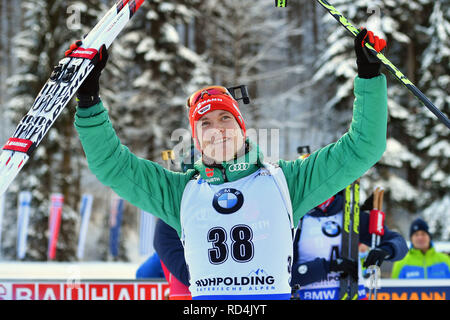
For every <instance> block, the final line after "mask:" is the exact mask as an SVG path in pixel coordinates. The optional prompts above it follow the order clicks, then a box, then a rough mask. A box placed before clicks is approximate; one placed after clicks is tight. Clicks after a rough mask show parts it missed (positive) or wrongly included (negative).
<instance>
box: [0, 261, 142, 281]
mask: <svg viewBox="0 0 450 320" xmlns="http://www.w3.org/2000/svg"><path fill="white" fill-rule="evenodd" d="M139 265H140V264H138V263H136V264H135V263H120V262H109V263H101V262H82V263H66V262H3V263H0V279H3V280H5V279H16V280H17V279H27V280H37V279H46V280H53V279H58V280H61V279H79V280H88V279H89V280H93V279H95V280H103V279H109V280H114V279H116V280H119V279H120V280H131V279H135V278H136V276H135V275H136V270H137V269H138V268H139Z"/></svg>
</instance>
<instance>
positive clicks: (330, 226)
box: [322, 221, 341, 238]
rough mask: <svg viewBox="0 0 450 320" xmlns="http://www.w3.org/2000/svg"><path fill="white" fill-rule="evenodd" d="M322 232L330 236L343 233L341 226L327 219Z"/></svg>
mask: <svg viewBox="0 0 450 320" xmlns="http://www.w3.org/2000/svg"><path fill="white" fill-rule="evenodd" d="M322 232H323V233H324V234H325V235H326V236H328V237H332V238H334V237H337V236H338V235H340V234H341V227H340V226H339V225H338V224H337V223H336V222H334V221H327V222H325V223H324V224H323V225H322Z"/></svg>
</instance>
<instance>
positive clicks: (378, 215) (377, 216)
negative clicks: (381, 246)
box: [369, 209, 385, 236]
mask: <svg viewBox="0 0 450 320" xmlns="http://www.w3.org/2000/svg"><path fill="white" fill-rule="evenodd" d="M384 219H385V214H384V212H383V211H381V210H375V209H374V210H370V216H369V233H371V234H375V235H377V236H382V235H384Z"/></svg>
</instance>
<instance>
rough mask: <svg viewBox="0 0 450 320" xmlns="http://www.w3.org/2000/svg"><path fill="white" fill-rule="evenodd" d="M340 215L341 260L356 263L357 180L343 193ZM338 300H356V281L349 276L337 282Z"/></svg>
mask: <svg viewBox="0 0 450 320" xmlns="http://www.w3.org/2000/svg"><path fill="white" fill-rule="evenodd" d="M343 209H344V210H343V214H342V240H341V241H342V242H341V255H340V256H341V258H346V259H349V260H352V261H356V262H357V261H358V244H359V179H358V180H356V181H355V182H353V183H352V184H351V185H349V186H347V187H346V188H345V191H344V208H343ZM339 299H340V300H357V299H358V280H356V281H355V280H354V279H353V278H352V277H351V276H350V275H349V274H347V275H345V276H342V277H341V279H340V280H339Z"/></svg>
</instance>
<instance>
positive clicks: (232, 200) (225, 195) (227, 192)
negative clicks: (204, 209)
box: [212, 188, 244, 214]
mask: <svg viewBox="0 0 450 320" xmlns="http://www.w3.org/2000/svg"><path fill="white" fill-rule="evenodd" d="M243 204H244V196H243V195H242V193H241V192H240V191H239V190H236V189H231V188H226V189H222V190H220V191H219V192H217V193H216V194H215V195H214V199H213V203H212V205H213V207H214V209H216V211H217V212H219V213H222V214H231V213H235V212H236V211H238V210H239V209H240V208H241V207H242V205H243Z"/></svg>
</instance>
